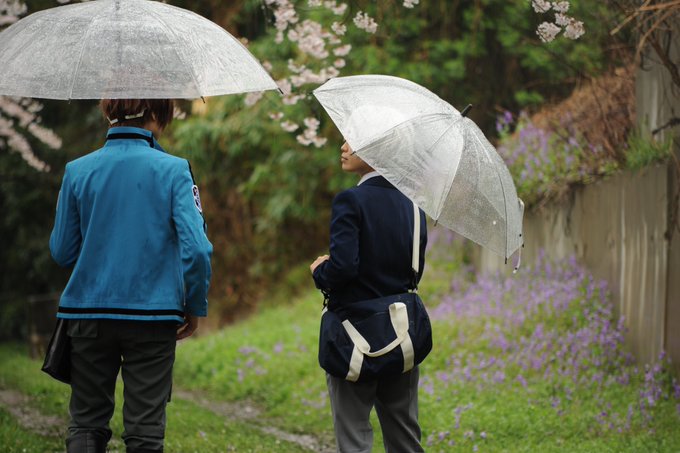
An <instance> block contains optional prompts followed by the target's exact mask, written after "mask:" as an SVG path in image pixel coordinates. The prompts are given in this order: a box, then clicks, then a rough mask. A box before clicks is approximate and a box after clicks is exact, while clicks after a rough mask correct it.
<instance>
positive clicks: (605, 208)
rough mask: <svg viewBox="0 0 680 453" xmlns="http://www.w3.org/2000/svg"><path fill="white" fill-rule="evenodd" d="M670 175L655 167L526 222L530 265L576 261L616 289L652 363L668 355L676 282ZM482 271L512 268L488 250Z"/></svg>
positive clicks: (631, 338)
mask: <svg viewBox="0 0 680 453" xmlns="http://www.w3.org/2000/svg"><path fill="white" fill-rule="evenodd" d="M667 195H668V169H667V167H666V166H662V165H659V166H654V167H651V168H647V169H645V170H643V171H641V172H639V173H631V172H629V173H624V174H621V175H617V176H614V177H611V178H609V179H606V180H603V181H600V182H598V183H595V184H591V185H588V186H584V187H581V188H578V189H576V190H575V191H574V192H573V193H572V196H571V199H569V200H567V201H566V202H563V203H560V204H556V205H551V206H548V207H547V208H543V209H541V210H538V211H533V212H528V213H526V214H525V218H524V240H525V246H524V249H523V251H522V261H523V262H524V263H525V265H526V264H530V263H533V262H535V260H536V258H537V257H538V254H539V253H541V251H543V253H545V256H546V257H547V258H550V259H554V260H560V259H565V258H568V257H570V256H575V257H576V258H577V259H578V261H579V262H580V263H581V264H583V265H584V266H585V267H586V268H587V269H588V270H589V271H590V272H591V273H592V274H593V275H594V276H595V278H596V279H603V280H606V281H607V282H608V283H609V288H610V290H611V292H612V299H613V302H614V304H615V306H616V308H617V313H618V314H622V315H623V316H624V317H625V320H626V321H625V322H626V326H627V328H628V335H627V340H628V342H629V347H630V348H631V349H632V351H633V353H634V354H635V356H636V357H638V358H639V359H640V360H642V361H643V362H650V361H652V360H654V359H656V358H657V357H658V356H659V353H660V352H661V351H662V350H663V349H664V342H665V330H666V316H665V306H666V286H667V280H668V241H667V240H666V239H665V233H666V227H667V223H668V219H667V213H668V198H667ZM475 253H476V257H475V264H476V266H477V268H478V269H480V270H482V271H490V272H495V271H498V270H501V271H505V272H508V271H509V270H510V269H511V266H510V265H509V264H508V265H505V264H504V261H503V260H502V259H501V258H499V257H498V256H496V255H494V254H493V253H491V252H489V251H487V250H484V249H482V248H476V250H475Z"/></svg>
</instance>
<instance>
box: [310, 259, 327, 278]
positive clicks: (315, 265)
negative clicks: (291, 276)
mask: <svg viewBox="0 0 680 453" xmlns="http://www.w3.org/2000/svg"><path fill="white" fill-rule="evenodd" d="M330 258H331V257H330V256H328V255H322V256H320V257H318V258H317V259H315V260H314V262H313V263H312V264H310V265H309V270H310V271H312V274H313V273H314V269H316V268H317V267H319V264H321V263H323V262H324V261H328V260H329V259H330Z"/></svg>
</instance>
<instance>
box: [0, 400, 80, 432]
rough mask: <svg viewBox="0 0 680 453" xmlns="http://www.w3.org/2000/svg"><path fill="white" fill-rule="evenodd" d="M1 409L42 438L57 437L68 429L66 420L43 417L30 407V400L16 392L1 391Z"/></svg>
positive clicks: (50, 416) (49, 416)
mask: <svg viewBox="0 0 680 453" xmlns="http://www.w3.org/2000/svg"><path fill="white" fill-rule="evenodd" d="M0 407H2V408H3V409H5V410H6V411H7V412H9V413H10V414H11V415H12V417H14V418H15V420H16V421H17V423H18V424H19V426H21V427H22V428H25V429H28V430H30V431H33V432H35V433H37V434H40V435H41V436H48V437H57V436H60V435H62V434H63V432H64V430H65V429H66V420H63V419H61V418H59V417H55V416H52V415H43V414H41V413H40V412H39V411H38V410H37V409H35V408H34V407H31V405H30V398H29V397H28V396H26V395H24V394H23V393H19V392H16V391H14V390H6V389H0Z"/></svg>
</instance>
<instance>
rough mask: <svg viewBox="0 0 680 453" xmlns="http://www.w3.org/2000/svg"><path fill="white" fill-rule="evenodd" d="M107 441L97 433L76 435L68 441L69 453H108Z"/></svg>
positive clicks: (67, 448) (67, 450)
mask: <svg viewBox="0 0 680 453" xmlns="http://www.w3.org/2000/svg"><path fill="white" fill-rule="evenodd" d="M106 444H107V439H106V438H104V437H103V436H101V435H99V434H96V433H83V434H76V435H75V436H72V437H69V438H68V439H66V452H67V453H106Z"/></svg>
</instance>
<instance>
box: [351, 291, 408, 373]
mask: <svg viewBox="0 0 680 453" xmlns="http://www.w3.org/2000/svg"><path fill="white" fill-rule="evenodd" d="M389 311H390V321H391V322H392V328H393V329H394V332H395V333H396V334H397V338H395V339H394V340H393V341H392V342H391V343H390V344H388V345H387V346H385V347H384V348H382V349H380V350H378V351H373V352H372V351H371V346H370V345H369V344H368V341H366V339H365V338H364V337H363V336H362V335H361V334H360V333H359V331H358V330H357V329H356V328H355V327H354V326H353V325H352V323H351V322H350V321H349V320H348V319H346V320H344V321H343V322H342V326H343V327H344V328H345V331H346V332H347V335H349V337H350V339H351V340H352V343H353V344H354V348H353V349H352V357H351V358H350V362H349V369H348V370H347V376H346V377H345V379H347V380H348V381H352V382H356V381H357V380H358V379H359V375H360V374H361V366H362V364H363V362H364V356H367V357H380V356H382V355H385V354H387V353H388V352H390V351H392V350H393V349H394V348H396V347H397V346H401V352H402V354H403V356H404V370H403V371H404V372H406V371H408V370H410V369H411V368H413V366H414V360H415V352H414V349H413V343H412V342H411V337H410V336H409V333H408V325H409V322H408V311H407V309H406V305H405V304H404V303H403V302H395V303H393V304H391V305H390V308H389Z"/></svg>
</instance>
